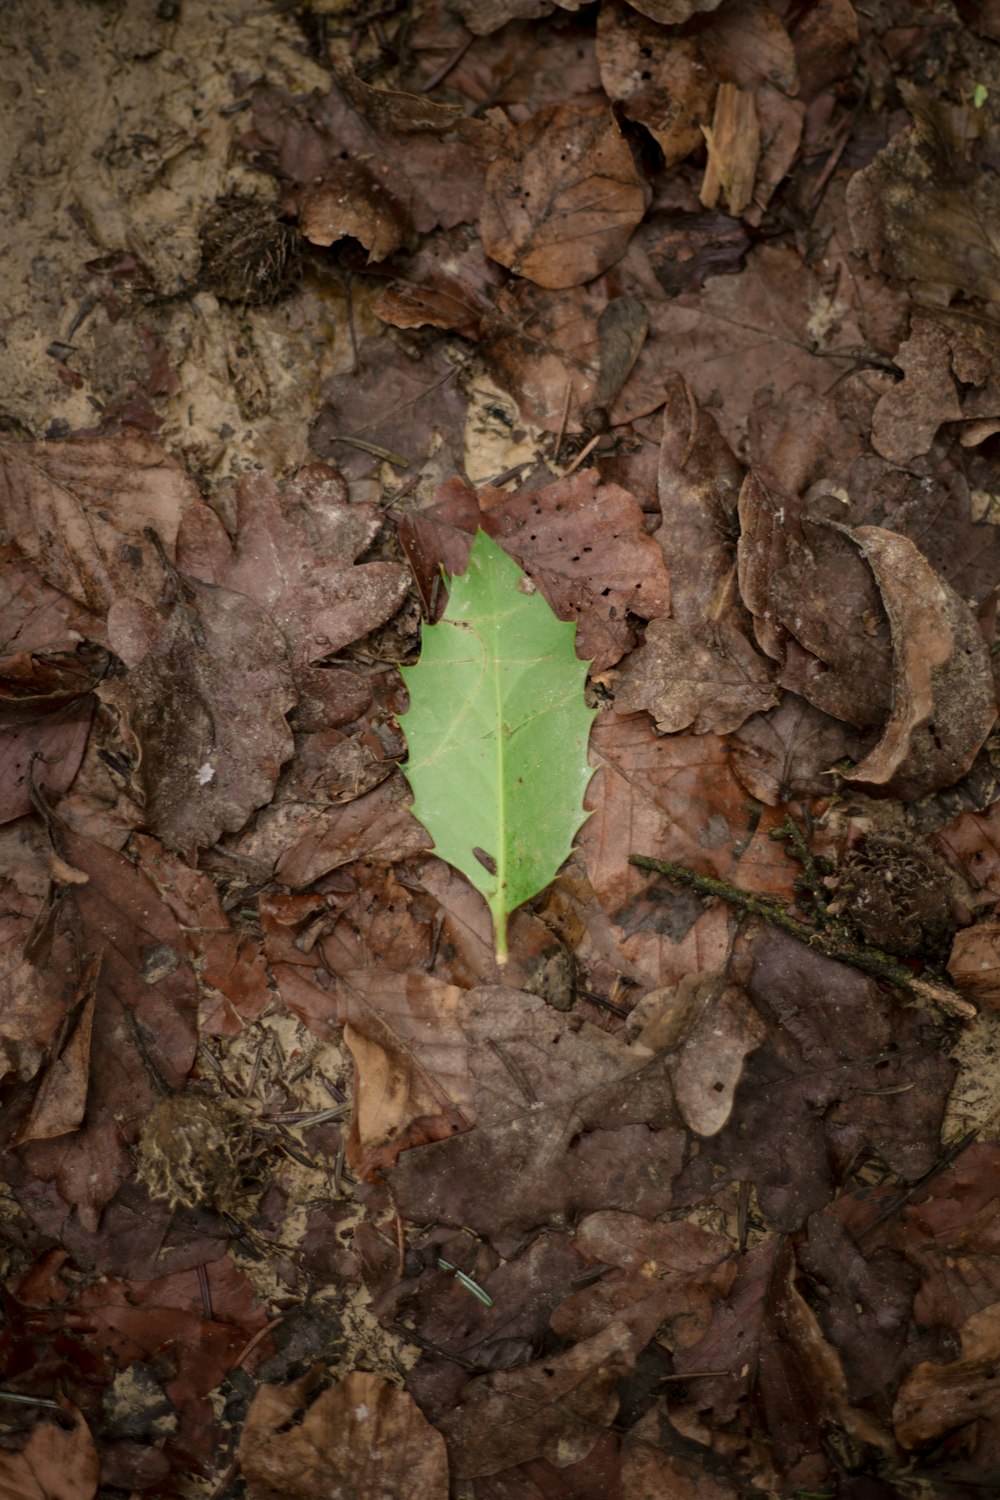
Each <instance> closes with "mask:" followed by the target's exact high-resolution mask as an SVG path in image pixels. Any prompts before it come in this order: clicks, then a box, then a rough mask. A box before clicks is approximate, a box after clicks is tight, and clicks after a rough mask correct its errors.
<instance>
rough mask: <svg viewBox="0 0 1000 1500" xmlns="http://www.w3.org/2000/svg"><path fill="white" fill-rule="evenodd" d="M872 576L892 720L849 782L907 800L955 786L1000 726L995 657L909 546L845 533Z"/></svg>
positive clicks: (874, 530) (893, 536)
mask: <svg viewBox="0 0 1000 1500" xmlns="http://www.w3.org/2000/svg"><path fill="white" fill-rule="evenodd" d="M838 529H839V530H840V531H842V532H843V534H844V535H845V536H847V537H849V538H850V539H851V540H852V542H853V543H854V544H855V546H857V548H858V549H859V551H860V553H861V555H862V556H863V557H864V558H865V560H866V562H867V563H868V566H869V567H870V568H871V570H872V573H873V575H874V578H875V582H876V584H877V585H878V589H879V593H880V594H881V598H882V603H883V605H884V608H885V612H886V614H887V615H888V618H889V628H890V630H891V632H892V645H893V699H892V713H891V714H890V716H889V719H888V721H887V723H886V725H885V727H884V729H883V733H882V738H881V739H880V740H879V742H878V744H877V745H876V746H875V748H874V749H873V750H872V751H870V752H869V754H868V755H866V756H865V758H864V760H863V761H861V762H860V764H858V765H856V766H855V767H854V770H853V771H852V772H851V774H850V776H849V777H848V780H851V781H859V782H868V783H870V784H872V785H874V786H878V787H882V788H883V789H884V790H885V791H887V792H889V793H890V794H891V795H893V796H896V797H901V798H902V799H903V800H904V801H915V800H916V799H917V798H918V797H924V796H927V795H928V793H930V792H936V791H940V789H941V788H942V787H946V786H952V785H953V784H954V783H955V782H956V781H958V779H959V777H961V776H963V775H964V774H965V772H966V771H967V770H968V769H969V767H970V766H971V765H972V762H973V761H974V760H975V758H976V754H977V752H978V750H979V748H980V746H981V745H982V743H983V741H984V740H985V739H986V736H987V735H988V734H989V732H990V730H991V729H992V728H993V724H994V722H995V720H996V711H997V710H996V695H995V692H994V688H993V677H992V673H991V671H990V661H989V652H988V651H987V649H986V645H985V643H984V641H983V638H982V634H981V633H980V630H979V626H978V624H977V621H976V617H975V615H974V614H973V613H972V611H971V609H970V608H969V606H968V605H967V604H966V603H965V602H964V601H963V600H962V599H960V598H959V596H958V595H957V594H956V593H955V591H954V589H952V588H950V587H949V586H948V584H946V583H945V582H944V580H943V579H941V578H939V577H938V576H937V574H936V573H935V572H934V570H933V568H932V567H931V566H930V564H929V563H928V561H927V559H926V558H925V557H924V556H923V555H922V554H921V553H920V552H919V551H918V550H917V548H916V547H915V546H914V545H913V543H912V542H911V541H909V540H908V539H907V538H906V537H902V536H899V535H898V534H897V533H896V532H892V531H885V530H883V529H882V527H880V526H858V527H855V528H853V529H851V528H849V527H839V528H838Z"/></svg>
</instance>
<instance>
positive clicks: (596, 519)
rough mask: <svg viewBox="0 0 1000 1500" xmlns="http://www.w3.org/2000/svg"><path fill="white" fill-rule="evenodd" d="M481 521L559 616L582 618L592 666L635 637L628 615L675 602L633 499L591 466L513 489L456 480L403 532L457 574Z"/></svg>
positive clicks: (649, 613)
mask: <svg viewBox="0 0 1000 1500" xmlns="http://www.w3.org/2000/svg"><path fill="white" fill-rule="evenodd" d="M477 525H481V526H482V527H483V529H484V530H485V531H487V532H489V534H490V535H491V536H493V537H495V538H496V540H497V541H500V542H503V543H504V544H505V545H506V547H507V550H508V551H510V552H511V553H512V555H513V556H514V557H515V558H516V559H517V561H518V562H519V563H520V564H521V566H522V568H524V570H525V572H526V573H527V574H528V577H529V578H531V579H532V580H533V581H534V582H535V583H537V585H538V586H539V587H540V588H541V590H542V592H543V593H544V594H545V597H546V598H547V599H548V601H549V603H550V604H551V606H552V608H553V610H554V611H555V612H556V614H557V615H559V616H560V618H561V619H564V620H565V619H573V618H574V617H575V618H576V619H577V621H578V628H577V637H576V646H577V652H578V654H579V655H580V656H582V657H585V658H589V659H592V671H595V672H599V671H603V670H604V668H606V667H608V666H610V665H612V664H613V663H614V662H616V661H617V660H618V659H619V657H620V656H621V655H622V654H623V652H624V651H625V650H626V649H627V647H628V646H629V645H630V644H631V643H632V641H633V640H634V636H633V635H632V632H631V630H630V628H629V625H628V621H627V618H626V616H627V615H628V614H629V613H632V614H636V615H640V616H641V617H642V618H644V619H650V618H652V617H653V616H656V615H660V614H665V613H666V612H667V610H668V609H669V607H670V580H669V578H668V575H667V572H666V569H665V568H664V566H663V561H662V557H661V555H660V550H659V548H658V547H657V545H656V543H655V542H654V541H653V540H652V539H651V538H650V537H649V536H648V535H647V534H646V529H645V526H644V525H643V517H642V511H641V510H640V508H639V505H638V503H637V501H636V500H635V499H634V497H633V496H632V495H630V494H629V493H628V492H627V491H626V490H623V489H620V488H619V487H618V485H612V484H609V485H601V484H600V483H599V482H598V478H597V475H596V474H595V473H594V472H593V470H590V471H588V472H586V473H579V474H574V475H573V476H572V477H571V478H568V479H558V480H556V481H555V482H554V483H553V484H549V485H546V486H545V487H544V488H543V489H540V490H536V491H533V492H525V493H521V494H514V495H508V494H506V493H505V492H504V491H502V490H497V489H494V488H492V486H489V485H485V486H483V488H482V489H480V490H479V491H478V492H476V491H473V490H471V489H470V488H469V487H468V486H467V485H463V484H462V483H461V482H460V481H458V480H456V481H454V482H453V483H452V484H450V485H446V486H444V488H443V489H442V491H441V494H440V498H439V500H438V502H437V504H436V505H434V506H432V507H430V508H429V509H427V510H425V511H421V512H420V513H419V514H416V515H414V516H412V517H407V518H406V520H405V521H404V522H401V523H400V531H401V534H405V535H406V536H407V537H408V546H409V549H410V550H411V553H414V554H418V555H422V557H423V558H424V559H425V566H426V565H433V563H434V562H436V561H440V562H442V563H443V564H444V566H445V568H446V569H447V571H448V572H449V573H460V572H462V571H463V569H464V568H465V564H466V559H467V557H468V550H469V547H470V546H471V543H472V535H473V533H474V532H475V529H476V527H477Z"/></svg>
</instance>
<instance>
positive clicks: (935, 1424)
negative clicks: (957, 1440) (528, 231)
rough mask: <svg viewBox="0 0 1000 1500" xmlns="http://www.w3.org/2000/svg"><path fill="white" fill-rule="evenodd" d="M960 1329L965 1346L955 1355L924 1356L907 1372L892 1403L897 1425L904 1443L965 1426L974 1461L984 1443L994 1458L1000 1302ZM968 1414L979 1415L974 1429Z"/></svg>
mask: <svg viewBox="0 0 1000 1500" xmlns="http://www.w3.org/2000/svg"><path fill="white" fill-rule="evenodd" d="M960 1331H961V1338H962V1352H961V1354H960V1355H959V1357H958V1358H957V1359H955V1360H952V1361H951V1362H950V1363H948V1364H943V1363H942V1364H932V1363H931V1362H930V1361H929V1360H925V1361H923V1362H922V1363H921V1364H918V1365H917V1366H916V1368H915V1369H913V1370H911V1371H910V1373H909V1374H908V1375H907V1376H906V1378H905V1380H904V1381H903V1384H902V1385H901V1386H900V1390H899V1395H898V1397H897V1398H896V1404H895V1406H894V1408H893V1413H892V1416H893V1427H894V1429H895V1434H896V1438H897V1439H898V1441H899V1442H900V1443H901V1444H902V1446H903V1447H904V1448H906V1449H912V1448H922V1447H924V1446H925V1445H926V1444H928V1443H933V1442H940V1441H941V1440H942V1439H943V1438H944V1437H946V1436H947V1435H948V1434H953V1433H956V1432H959V1431H962V1432H967V1433H968V1439H967V1441H968V1442H969V1444H970V1447H969V1448H968V1449H967V1450H966V1451H967V1452H968V1458H969V1461H970V1463H972V1464H977V1465H978V1464H979V1463H980V1461H981V1460H980V1457H979V1450H980V1448H982V1449H984V1450H985V1452H984V1455H983V1456H984V1458H985V1460H986V1463H987V1464H995V1462H996V1457H995V1455H996V1443H997V1433H998V1428H1000V1392H998V1391H997V1389H996V1378H995V1377H996V1368H997V1361H998V1359H1000V1303H997V1302H994V1303H992V1304H991V1305H990V1306H989V1307H985V1308H983V1309H982V1311H980V1312H976V1313H973V1315H972V1317H970V1318H969V1319H968V1320H967V1321H966V1322H965V1323H964V1324H963V1326H962V1328H961V1330H960ZM970 1414H974V1417H975V1420H974V1422H973V1423H972V1426H971V1429H970V1423H969V1418H970ZM980 1472H981V1471H980Z"/></svg>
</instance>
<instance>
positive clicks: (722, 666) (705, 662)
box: [613, 620, 781, 734]
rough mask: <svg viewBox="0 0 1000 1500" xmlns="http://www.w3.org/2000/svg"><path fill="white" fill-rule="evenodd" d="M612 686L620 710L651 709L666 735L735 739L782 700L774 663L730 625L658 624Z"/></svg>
mask: <svg viewBox="0 0 1000 1500" xmlns="http://www.w3.org/2000/svg"><path fill="white" fill-rule="evenodd" d="M613 685H614V694H615V704H616V705H617V707H618V709H619V711H620V712H622V713H634V712H635V711H636V710H637V709H641V708H644V709H645V710H646V711H647V713H649V714H651V715H652V716H653V719H654V720H655V721H656V727H657V729H659V730H660V732H661V733H663V734H675V733H677V732H678V731H679V730H681V729H691V730H693V732H694V733H695V734H706V733H708V732H709V731H712V732H713V733H715V734H730V733H731V732H732V731H733V730H734V729H738V728H739V727H740V725H741V724H742V723H744V721H745V720H746V719H748V718H749V717H750V715H751V714H755V713H762V712H763V711H764V710H766V709H769V708H773V707H774V706H775V705H776V704H777V702H778V701H779V699H780V697H781V690H780V689H779V688H778V687H777V686H776V685H775V682H774V680H773V676H772V672H771V668H770V666H769V664H768V663H767V662H766V661H765V659H764V658H763V657H762V656H759V655H758V654H757V652H756V651H755V650H754V649H753V647H752V646H751V644H750V642H749V641H748V640H747V638H746V636H745V635H743V634H742V633H741V632H740V631H739V630H737V629H736V628H735V627H734V626H732V625H728V624H726V623H724V622H723V623H720V624H717V625H713V624H705V625H694V624H682V623H681V621H680V620H651V621H650V623H649V625H648V626H647V627H646V637H645V640H644V642H643V644H642V645H641V646H639V647H637V648H636V650H634V651H630V652H629V654H628V657H627V658H626V661H625V665H624V667H622V668H621V669H620V670H619V671H617V672H615V674H614V679H613Z"/></svg>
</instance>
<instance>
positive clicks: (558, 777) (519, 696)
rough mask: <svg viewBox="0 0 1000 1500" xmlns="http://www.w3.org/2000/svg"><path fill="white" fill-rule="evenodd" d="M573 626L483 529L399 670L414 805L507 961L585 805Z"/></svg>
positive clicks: (585, 727)
mask: <svg viewBox="0 0 1000 1500" xmlns="http://www.w3.org/2000/svg"><path fill="white" fill-rule="evenodd" d="M575 636H576V626H575V625H568V624H565V623H564V622H563V621H562V620H559V619H557V618H556V616H555V615H554V614H553V613H552V610H551V609H550V608H549V606H548V604H547V603H546V601H545V599H544V598H543V597H542V595H541V594H539V593H536V592H535V589H534V585H533V584H532V583H530V581H529V580H528V579H527V578H525V576H524V574H523V573H522V572H521V570H520V568H519V567H518V566H517V564H516V563H515V562H514V560H513V559H512V558H510V557H508V555H507V553H506V552H504V551H503V549H502V548H501V547H498V546H497V544H496V542H494V541H492V540H491V539H490V538H489V537H488V536H487V535H486V533H485V531H481V530H480V531H477V532H476V538H475V541H474V542H473V544H472V551H471V552H470V554H469V565H468V569H467V571H466V572H464V573H462V574H460V575H459V576H458V577H456V578H453V579H452V581H451V595H450V598H449V600H448V608H447V610H446V611H445V613H444V616H443V617H442V619H441V620H440V621H439V623H438V624H437V625H431V626H427V625H425V626H424V630H423V644H422V650H421V655H420V661H419V662H418V663H417V665H416V666H415V667H409V668H405V669H404V670H403V680H404V682H405V683H406V687H407V691H408V692H409V695H410V707H409V710H408V712H407V713H406V714H404V715H402V719H403V730H404V733H405V734H406V739H407V743H408V745H409V748H410V758H409V762H408V764H407V765H406V767H405V768H404V769H405V771H406V775H407V778H408V780H409V783H410V786H411V787H412V788H413V793H414V797H415V801H414V806H413V811H414V813H415V814H416V816H417V817H418V818H419V819H420V821H421V823H422V824H423V825H424V827H425V828H426V829H427V832H428V833H429V834H430V836H431V838H432V839H433V840H434V849H435V852H436V853H437V854H438V855H439V856H440V857H441V858H442V859H445V860H447V861H448V863H449V864H450V865H454V867H455V869H456V870H461V872H462V874H463V875H465V876H467V877H468V879H469V880H471V882H472V884H473V885H474V886H475V887H476V889H477V890H478V891H480V892H481V893H482V894H483V895H484V896H485V897H486V900H487V902H488V904H489V908H490V912H491V913H492V916H493V931H494V936H495V941H496V952H497V958H498V960H499V961H500V962H501V963H503V962H504V961H505V960H506V957H507V918H508V916H509V915H510V913H511V912H512V911H513V910H514V909H515V907H518V906H520V905H521V903H522V902H523V901H528V900H529V899H530V898H531V897H532V896H536V895H537V894H538V892H539V891H541V890H544V889H545V887H546V886H547V885H548V883H549V881H550V880H552V878H553V877H554V876H555V874H556V872H557V870H558V869H559V866H560V865H561V864H562V863H563V861H564V860H565V859H566V857H567V856H568V854H569V851H570V846H571V844H572V842H573V835H574V834H575V833H576V831H577V829H578V828H579V827H580V824H581V823H582V822H583V821H584V819H585V818H586V816H587V814H586V813H585V812H584V810H583V794H584V792H585V791H586V789H587V783H588V782H589V780H590V777H591V774H592V773H591V769H590V767H589V765H588V764H587V741H588V739H589V738H590V726H591V723H592V722H593V718H594V710H593V709H590V708H588V707H587V704H586V702H585V700H584V696H583V685H584V681H585V680H586V676H587V663H586V662H582V661H580V659H579V657H578V656H577V655H576V651H575V649H574V644H573V642H574V638H575Z"/></svg>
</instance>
